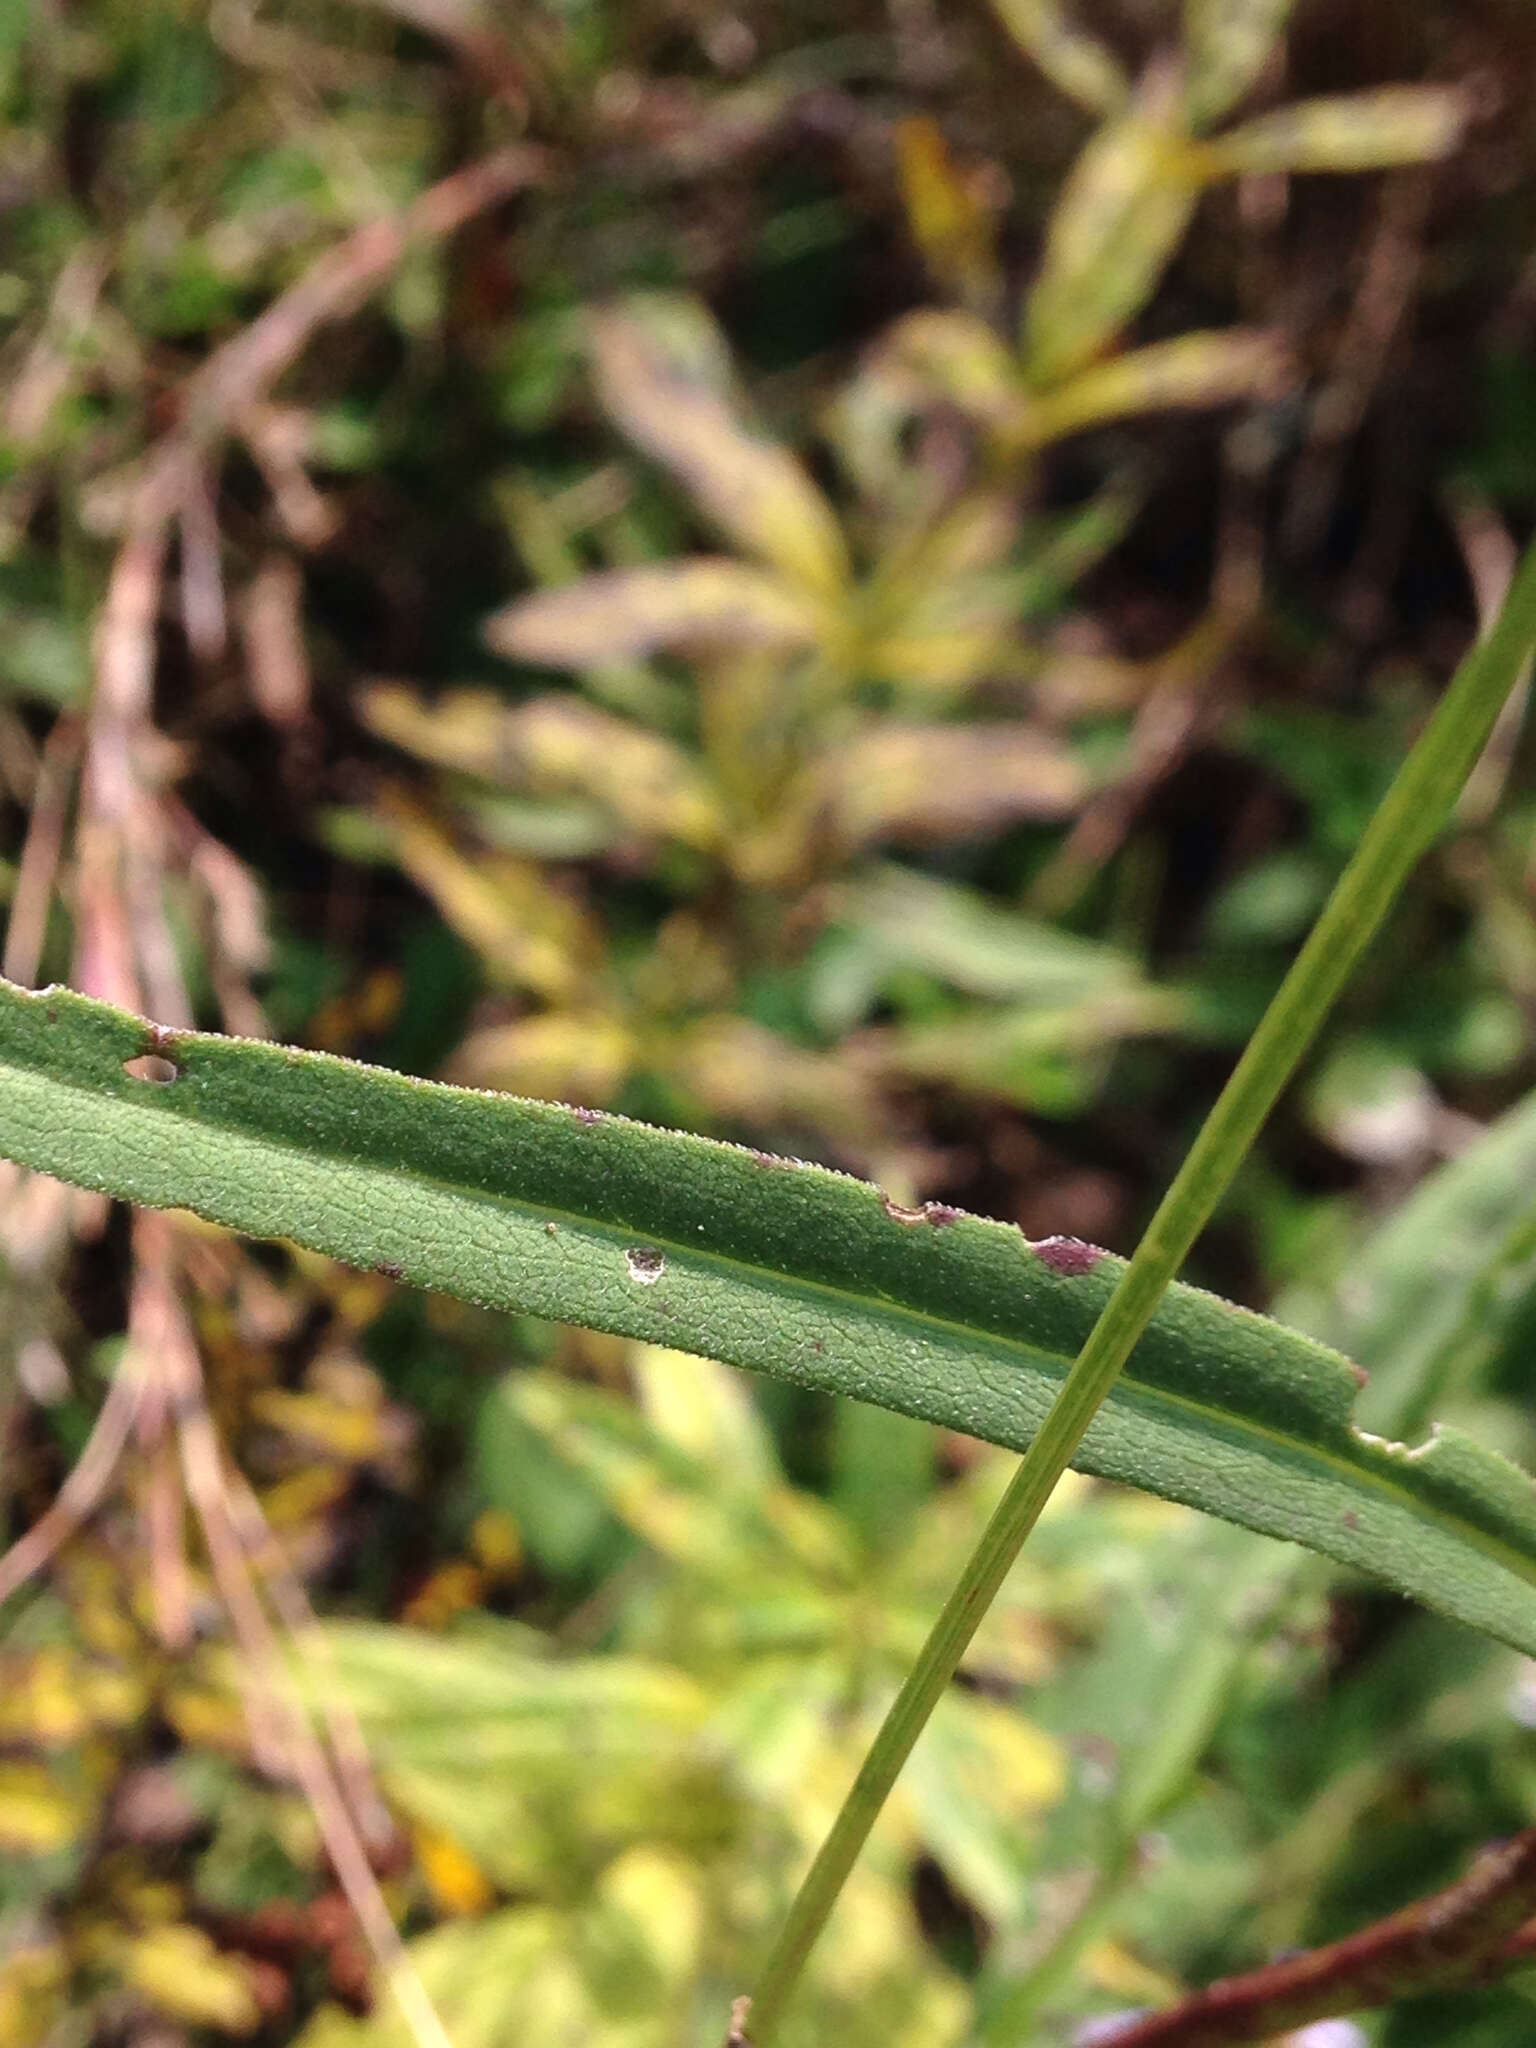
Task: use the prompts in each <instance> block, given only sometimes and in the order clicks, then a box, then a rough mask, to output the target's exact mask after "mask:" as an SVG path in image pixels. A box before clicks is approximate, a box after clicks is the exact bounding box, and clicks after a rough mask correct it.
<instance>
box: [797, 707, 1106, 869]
mask: <svg viewBox="0 0 1536 2048" xmlns="http://www.w3.org/2000/svg"><path fill="white" fill-rule="evenodd" d="M824 772H825V775H826V778H827V785H828V795H829V801H830V807H831V812H832V818H833V822H834V825H835V828H836V831H837V836H838V838H839V839H840V840H841V842H842V843H843V844H844V845H845V846H847V847H856V846H867V845H870V844H873V843H874V842H876V841H878V840H880V839H883V838H891V837H900V838H903V839H921V840H949V839H955V838H971V837H975V836H976V835H978V834H980V833H983V832H990V831H992V830H994V829H995V828H996V827H997V826H999V825H1001V824H1005V823H1007V822H1009V821H1010V820H1013V819H1017V818H1037V819H1055V818H1065V817H1070V816H1071V815H1072V813H1073V812H1074V811H1076V809H1077V807H1078V805H1079V804H1080V803H1081V802H1082V800H1083V797H1084V796H1085V795H1086V793H1087V787H1088V779H1087V776H1086V775H1085V773H1084V771H1083V769H1082V766H1081V764H1080V763H1079V761H1078V759H1077V757H1076V755H1075V754H1073V753H1072V751H1071V750H1070V748H1068V747H1065V746H1063V745H1062V744H1061V742H1060V741H1059V740H1056V739H1053V738H1052V737H1051V735H1050V734H1049V733H1047V732H1044V731H1043V730H1041V729H1040V728H1039V727H1037V726H1032V725H1026V724H1024V723H1022V722H1018V721H1015V722H1013V723H1010V724H985V723H983V724H965V725H904V724H900V723H897V722H895V721H892V720H882V721H881V722H880V723H879V724H877V725H872V726H870V728H869V729H868V730H867V731H866V732H864V733H861V734H860V735H859V736H858V737H857V738H855V739H852V740H850V741H849V742H848V743H847V744H846V745H845V746H843V747H840V748H838V749H837V750H836V751H835V752H834V753H832V754H831V755H830V756H829V757H828V759H827V761H826V765H825V770H824Z"/></svg>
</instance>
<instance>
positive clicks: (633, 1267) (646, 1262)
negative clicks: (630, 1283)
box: [624, 1245, 667, 1287]
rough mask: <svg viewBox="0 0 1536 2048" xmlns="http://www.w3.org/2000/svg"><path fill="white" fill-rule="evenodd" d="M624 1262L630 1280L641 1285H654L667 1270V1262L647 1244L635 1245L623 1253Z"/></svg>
mask: <svg viewBox="0 0 1536 2048" xmlns="http://www.w3.org/2000/svg"><path fill="white" fill-rule="evenodd" d="M624 1263H625V1265H626V1266H627V1267H628V1268H629V1277H630V1279H631V1280H634V1281H638V1283H639V1284H640V1286H642V1287H654V1286H655V1285H656V1282H657V1281H658V1280H659V1279H660V1278H661V1276H662V1274H663V1273H665V1271H666V1270H667V1262H666V1260H665V1259H664V1258H663V1257H662V1255H661V1253H660V1252H658V1251H653V1250H652V1249H651V1247H650V1246H649V1245H635V1246H633V1247H631V1249H630V1250H628V1251H626V1252H625V1254H624Z"/></svg>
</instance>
